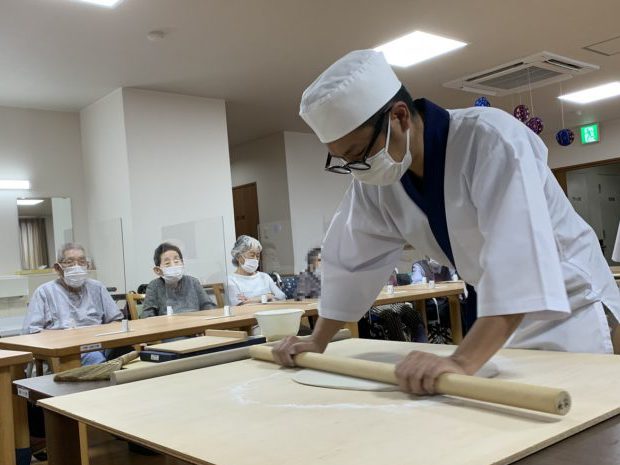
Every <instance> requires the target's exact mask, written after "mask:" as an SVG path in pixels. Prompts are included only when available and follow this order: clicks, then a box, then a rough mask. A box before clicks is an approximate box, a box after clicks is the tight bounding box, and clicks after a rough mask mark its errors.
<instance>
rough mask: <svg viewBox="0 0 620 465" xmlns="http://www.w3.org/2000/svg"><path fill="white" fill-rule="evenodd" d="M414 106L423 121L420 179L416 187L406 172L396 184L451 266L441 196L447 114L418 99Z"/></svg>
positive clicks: (429, 102)
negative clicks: (417, 209)
mask: <svg viewBox="0 0 620 465" xmlns="http://www.w3.org/2000/svg"><path fill="white" fill-rule="evenodd" d="M414 105H415V107H416V109H417V110H418V112H419V113H420V116H421V117H422V120H423V121H424V176H423V179H422V184H421V185H420V181H419V180H418V179H417V178H416V177H415V175H414V174H413V173H412V172H411V171H407V172H406V173H405V175H404V176H403V177H402V178H401V180H400V182H401V184H402V185H403V187H404V188H405V192H407V195H409V197H410V198H411V200H413V201H414V202H415V204H416V205H417V206H418V207H420V209H421V210H422V211H423V212H424V213H425V214H426V217H427V218H428V222H429V225H430V227H431V231H432V232H433V236H435V240H436V241H437V243H438V244H439V246H440V247H441V250H443V252H444V254H445V255H446V257H448V259H449V260H450V262H451V263H452V265H454V256H453V254H452V246H451V245H450V237H449V235H448V223H447V221H446V202H445V196H444V175H445V166H446V146H447V144H448V131H449V130H450V114H449V113H448V112H447V111H446V110H444V109H443V108H441V107H439V106H437V105H435V104H434V103H433V102H431V101H430V100H426V99H418V100H415V101H414ZM416 184H417V186H416Z"/></svg>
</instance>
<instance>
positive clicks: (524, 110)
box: [512, 104, 530, 123]
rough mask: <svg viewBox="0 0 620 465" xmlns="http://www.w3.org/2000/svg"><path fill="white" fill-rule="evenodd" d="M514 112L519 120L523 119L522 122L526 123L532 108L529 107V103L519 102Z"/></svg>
mask: <svg viewBox="0 0 620 465" xmlns="http://www.w3.org/2000/svg"><path fill="white" fill-rule="evenodd" d="M512 114H513V115H514V117H515V118H517V119H518V120H519V121H521V122H522V123H525V122H526V121H527V120H528V118H529V117H530V109H529V108H528V107H527V105H523V104H519V105H517V106H516V107H515V109H514V111H513V112H512Z"/></svg>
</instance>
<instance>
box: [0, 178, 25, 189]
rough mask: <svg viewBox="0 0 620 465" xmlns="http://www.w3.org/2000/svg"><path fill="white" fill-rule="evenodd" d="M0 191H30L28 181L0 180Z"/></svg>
mask: <svg viewBox="0 0 620 465" xmlns="http://www.w3.org/2000/svg"><path fill="white" fill-rule="evenodd" d="M0 189H15V190H28V189H30V181H18V180H13V179H0Z"/></svg>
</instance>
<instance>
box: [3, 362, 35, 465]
mask: <svg viewBox="0 0 620 465" xmlns="http://www.w3.org/2000/svg"><path fill="white" fill-rule="evenodd" d="M31 361H32V354H31V353H30V352H15V351H11V350H0V464H3V465H4V464H7V465H14V464H15V449H28V448H29V447H30V435H29V433H28V415H27V412H26V404H25V401H24V400H23V399H20V398H18V397H16V396H13V395H12V383H13V381H15V380H17V379H21V378H23V377H24V368H25V365H26V364H27V363H29V362H31Z"/></svg>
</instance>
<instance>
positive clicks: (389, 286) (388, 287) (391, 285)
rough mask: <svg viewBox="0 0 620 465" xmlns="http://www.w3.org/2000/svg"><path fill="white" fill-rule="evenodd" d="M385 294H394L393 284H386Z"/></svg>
mask: <svg viewBox="0 0 620 465" xmlns="http://www.w3.org/2000/svg"><path fill="white" fill-rule="evenodd" d="M385 293H386V294H389V295H392V294H394V285H393V284H388V285H387V287H386V290H385Z"/></svg>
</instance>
